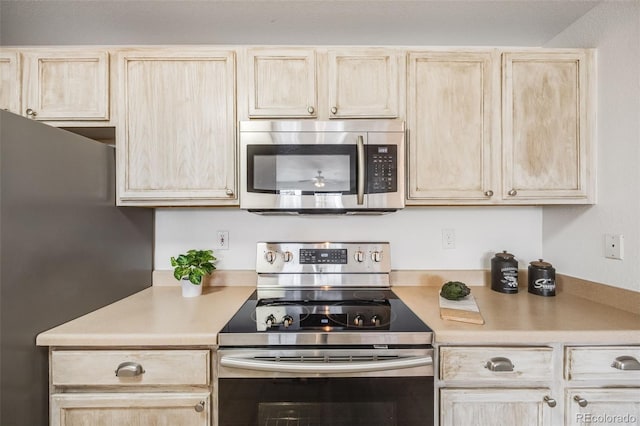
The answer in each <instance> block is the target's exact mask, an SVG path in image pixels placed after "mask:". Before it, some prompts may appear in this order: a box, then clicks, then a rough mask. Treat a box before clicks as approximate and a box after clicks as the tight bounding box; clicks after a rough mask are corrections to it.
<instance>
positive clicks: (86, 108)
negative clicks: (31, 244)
mask: <svg viewBox="0 0 640 426" xmlns="http://www.w3.org/2000/svg"><path fill="white" fill-rule="evenodd" d="M24 67H25V72H24V81H23V98H24V107H25V110H26V109H27V108H29V109H32V110H33V111H35V113H36V115H35V116H33V118H34V119H36V120H67V121H74V120H79V121H82V120H108V119H109V54H108V53H107V52H106V51H84V50H78V51H55V50H54V51H47V52H26V53H25V54H24Z"/></svg>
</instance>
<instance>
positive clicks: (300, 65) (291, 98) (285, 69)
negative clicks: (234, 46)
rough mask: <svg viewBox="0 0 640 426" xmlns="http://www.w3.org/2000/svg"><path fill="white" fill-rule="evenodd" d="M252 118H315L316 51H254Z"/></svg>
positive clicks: (251, 60)
mask: <svg viewBox="0 0 640 426" xmlns="http://www.w3.org/2000/svg"><path fill="white" fill-rule="evenodd" d="M247 56H248V61H249V116H250V117H316V116H317V111H316V110H317V90H316V60H315V52H314V51H313V50H307V49H300V50H295V49H292V50H284V49H283V50H251V51H249V52H248V55H247Z"/></svg>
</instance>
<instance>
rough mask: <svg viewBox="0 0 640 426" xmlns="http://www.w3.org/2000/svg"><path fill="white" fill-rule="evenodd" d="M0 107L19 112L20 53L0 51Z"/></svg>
mask: <svg viewBox="0 0 640 426" xmlns="http://www.w3.org/2000/svg"><path fill="white" fill-rule="evenodd" d="M0 109H5V110H8V111H11V112H13V113H15V114H20V55H19V54H18V52H17V51H12V50H1V51H0Z"/></svg>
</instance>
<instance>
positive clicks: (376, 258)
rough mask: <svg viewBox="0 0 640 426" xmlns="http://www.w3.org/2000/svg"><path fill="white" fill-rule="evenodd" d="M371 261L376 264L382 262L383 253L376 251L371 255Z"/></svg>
mask: <svg viewBox="0 0 640 426" xmlns="http://www.w3.org/2000/svg"><path fill="white" fill-rule="evenodd" d="M371 260H373V261H374V262H380V261H381V260H382V252H380V251H374V252H373V253H371Z"/></svg>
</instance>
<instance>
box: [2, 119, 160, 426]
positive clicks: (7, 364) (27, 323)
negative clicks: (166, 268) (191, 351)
mask: <svg viewBox="0 0 640 426" xmlns="http://www.w3.org/2000/svg"><path fill="white" fill-rule="evenodd" d="M153 214H154V212H153V210H152V209H144V208H120V207H116V206H115V149H114V148H113V147H112V146H109V145H106V144H103V143H100V142H96V141H94V140H91V139H87V138H84V137H82V136H79V135H76V134H73V133H70V132H67V131H64V130H61V129H57V128H53V127H51V126H47V125H45V124H42V123H38V122H34V121H32V120H29V119H26V118H23V117H20V116H18V115H15V114H12V113H9V112H6V111H0V234H1V240H2V241H1V246H0V260H1V268H2V269H1V270H0V344H1V347H0V399H1V404H0V410H1V411H0V425H7V426H9V425H11V426H38V425H47V424H48V418H49V406H48V361H47V356H48V354H47V348H42V347H36V345H35V338H36V335H37V334H38V333H40V332H42V331H44V330H47V329H49V328H52V327H54V326H56V325H59V324H62V323H64V322H67V321H69V320H71V319H73V318H76V317H79V316H81V315H83V314H85V313H88V312H91V311H93V310H95V309H97V308H100V307H102V306H104V305H106V304H109V303H111V302H114V301H116V300H118V299H121V298H123V297H125V296H128V295H130V294H133V293H135V292H137V291H139V290H142V289H143V288H145V287H149V286H150V285H151V271H152V267H153V229H154V224H153Z"/></svg>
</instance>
